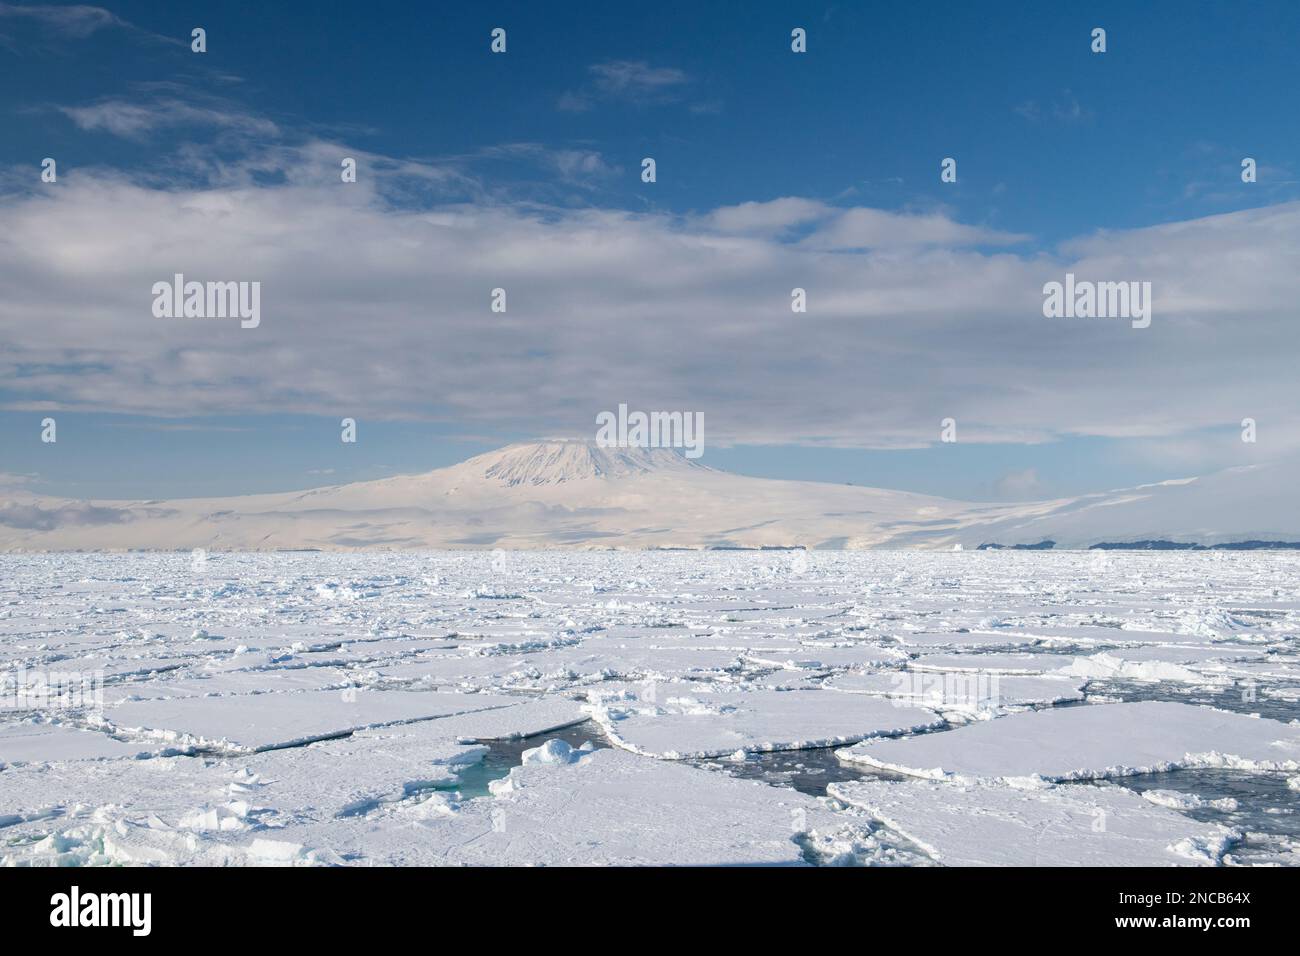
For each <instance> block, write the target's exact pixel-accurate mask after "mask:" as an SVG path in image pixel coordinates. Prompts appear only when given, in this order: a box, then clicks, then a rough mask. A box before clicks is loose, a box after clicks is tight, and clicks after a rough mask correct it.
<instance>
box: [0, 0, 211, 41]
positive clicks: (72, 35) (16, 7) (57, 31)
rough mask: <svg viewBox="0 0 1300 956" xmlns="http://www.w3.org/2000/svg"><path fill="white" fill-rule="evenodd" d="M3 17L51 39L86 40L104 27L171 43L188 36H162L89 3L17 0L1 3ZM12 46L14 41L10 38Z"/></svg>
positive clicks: (0, 15) (1, 16)
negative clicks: (16, 0)
mask: <svg viewBox="0 0 1300 956" xmlns="http://www.w3.org/2000/svg"><path fill="white" fill-rule="evenodd" d="M0 20H3V21H6V22H9V23H12V24H15V25H26V26H28V27H30V28H33V29H35V30H36V31H39V33H40V34H41V35H42V36H43V37H44V38H45V39H46V40H47V41H48V40H49V39H55V40H64V41H68V40H85V39H87V38H89V37H92V36H94V35H95V34H97V33H99V32H100V31H102V30H110V29H117V30H124V31H127V32H129V33H131V34H133V35H135V36H136V37H138V38H140V39H144V40H148V41H150V42H154V43H168V44H174V45H177V46H187V45H188V43H189V39H188V38H186V39H184V40H182V39H180V38H177V37H168V36H162V35H160V34H157V33H151V32H149V31H148V30H144V29H141V28H140V27H137V26H136V25H135V24H133V23H131V22H129V21H127V20H124V19H122V18H121V17H119V16H118V15H117V14H115V13H113V12H112V11H110V10H106V9H105V8H103V7H96V6H91V5H89V4H67V5H59V4H18V3H0ZM9 46H10V47H11V48H14V47H15V45H14V44H13V42H12V39H10V43H9Z"/></svg>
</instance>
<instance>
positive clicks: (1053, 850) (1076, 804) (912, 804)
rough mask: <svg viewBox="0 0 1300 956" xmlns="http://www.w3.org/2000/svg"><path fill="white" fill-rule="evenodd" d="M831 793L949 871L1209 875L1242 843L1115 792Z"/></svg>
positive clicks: (932, 787)
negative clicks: (1049, 869)
mask: <svg viewBox="0 0 1300 956" xmlns="http://www.w3.org/2000/svg"><path fill="white" fill-rule="evenodd" d="M829 789H830V793H831V795H832V796H834V797H836V798H837V799H839V800H842V801H843V802H845V803H847V804H849V805H851V806H855V807H859V808H860V809H862V810H864V811H866V812H867V813H869V814H870V815H871V816H872V817H875V818H876V819H878V820H880V821H881V822H882V823H884V824H885V825H886V826H889V827H890V828H892V829H894V830H895V831H897V832H898V833H900V834H903V835H904V836H906V837H907V838H908V839H910V840H912V841H913V842H914V843H916V844H917V846H919V847H920V848H921V849H923V850H924V851H925V852H926V853H928V854H929V855H930V856H931V857H933V859H934V860H935V861H936V862H938V863H942V864H945V865H948V866H977V865H979V866H987V865H995V866H1066V865H1070V866H1176V865H1183V866H1185V865H1188V864H1199V865H1206V864H1213V863H1217V862H1218V861H1219V859H1220V858H1221V857H1222V856H1223V853H1224V851H1225V850H1227V849H1228V847H1229V846H1230V845H1231V844H1232V842H1233V840H1234V839H1235V838H1236V837H1237V836H1238V834H1236V833H1235V832H1234V831H1232V830H1229V829H1227V828H1225V827H1221V826H1215V825H1212V824H1204V823H1197V822H1196V821H1194V820H1191V819H1189V818H1187V817H1185V816H1183V815H1182V814H1180V813H1176V812H1174V811H1172V810H1167V809H1163V808H1161V807H1159V806H1156V805H1153V803H1152V802H1151V801H1150V800H1143V799H1142V798H1141V797H1139V796H1137V795H1135V794H1133V793H1131V792H1129V791H1127V790H1121V789H1119V788H1118V787H1089V786H1079V785H1074V786H1064V787H1053V788H1051V789H1048V790H1017V789H1014V788H1011V787H981V786H970V787H966V786H960V785H957V784H945V783H930V782H928V781H915V782H910V783H882V782H879V781H854V782H849V783H834V784H831V786H830V788H829ZM1148 796H1149V795H1148Z"/></svg>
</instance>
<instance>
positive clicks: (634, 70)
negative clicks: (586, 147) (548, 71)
mask: <svg viewBox="0 0 1300 956" xmlns="http://www.w3.org/2000/svg"><path fill="white" fill-rule="evenodd" d="M587 73H588V82H587V84H586V85H584V86H583V87H582V88H580V89H578V90H570V91H567V92H565V93H563V94H562V95H561V96H560V99H559V101H558V103H557V105H558V106H559V108H560V109H561V110H565V111H568V112H575V113H576V112H583V111H585V110H589V109H591V108H592V107H593V106H595V105H596V103H597V102H599V101H602V100H619V101H622V102H626V103H632V104H635V105H639V106H646V105H651V104H659V103H670V102H673V101H676V100H679V99H681V98H682V97H683V96H684V95H685V94H686V92H687V89H688V87H689V85H690V83H691V79H690V77H689V76H688V75H687V74H686V73H685V71H683V70H679V69H676V68H675V67H665V66H651V65H650V64H649V63H647V62H645V61H644V60H610V61H607V62H604V63H593V64H592V65H591V66H589V67H588V68H587Z"/></svg>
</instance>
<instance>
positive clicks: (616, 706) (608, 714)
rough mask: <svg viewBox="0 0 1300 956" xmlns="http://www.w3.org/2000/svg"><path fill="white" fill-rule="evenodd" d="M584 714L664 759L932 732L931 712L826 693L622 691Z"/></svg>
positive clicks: (693, 688)
mask: <svg viewBox="0 0 1300 956" xmlns="http://www.w3.org/2000/svg"><path fill="white" fill-rule="evenodd" d="M590 696H591V699H592V700H593V704H592V706H591V707H590V708H589V709H590V711H591V713H592V715H593V716H594V717H595V719H596V720H597V721H598V722H599V723H600V725H601V728H602V729H603V730H604V731H605V733H606V734H607V735H608V736H609V738H610V740H612V741H613V742H614V743H615V744H617V745H618V746H620V747H623V748H626V749H628V750H631V751H634V752H636V753H640V754H646V755H648V756H653V757H661V758H664V759H667V760H681V759H686V758H692V757H721V756H727V755H731V754H735V753H737V752H744V753H755V752H762V751H771V750H800V749H805V748H809V747H829V746H833V745H835V744H839V743H847V742H851V741H854V740H861V739H863V738H866V737H874V736H878V735H882V734H901V733H909V732H912V731H916V730H923V729H927V728H933V727H939V726H942V725H943V719H942V718H941V717H939V716H938V715H937V714H935V713H934V712H932V711H929V710H925V709H923V708H920V707H914V706H911V705H908V704H905V703H902V702H899V701H889V700H883V699H877V698H871V697H867V696H865V695H853V694H836V693H833V692H831V691H826V690H792V691H776V690H742V689H739V688H728V689H725V690H724V689H721V688H713V687H710V686H708V685H704V684H653V683H650V684H646V685H629V686H628V687H627V688H625V689H624V690H622V691H621V692H620V693H619V694H618V695H616V696H614V697H613V698H612V699H611V698H607V697H601V696H599V695H590Z"/></svg>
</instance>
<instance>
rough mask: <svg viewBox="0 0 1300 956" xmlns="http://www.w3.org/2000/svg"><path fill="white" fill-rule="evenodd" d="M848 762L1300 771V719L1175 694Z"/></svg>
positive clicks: (935, 737) (982, 768) (973, 768)
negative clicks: (1173, 698) (1182, 699)
mask: <svg viewBox="0 0 1300 956" xmlns="http://www.w3.org/2000/svg"><path fill="white" fill-rule="evenodd" d="M839 756H840V759H841V760H846V761H850V762H856V763H863V764H867V765H869V766H873V767H879V768H881V769H884V770H893V771H897V772H899V773H907V774H911V775H914V776H918V777H929V778H933V779H955V780H968V781H973V780H988V781H1013V782H1020V781H1026V780H1036V779H1041V780H1058V781H1059V780H1086V779H1092V778H1098V777H1121V776H1125V775H1127V774H1135V773H1153V772H1157V771H1162V770H1174V769H1184V768H1188V767H1236V768H1249V769H1254V770H1272V771H1280V770H1292V771H1293V770H1300V723H1293V724H1284V723H1281V722H1279V721H1275V720H1268V719H1266V718H1255V717H1247V716H1244V715H1242V714H1234V713H1228V712H1226V711H1220V710H1214V709H1212V708H1209V707H1196V706H1191V705H1188V704H1179V703H1172V702H1169V701H1140V702H1136V703H1117V704H1097V705H1094V706H1077V707H1061V708H1055V709H1052V710H1039V711H1033V712H1029V713H1020V714H1013V715H1011V716H1009V717H1003V718H1000V719H998V720H994V721H989V722H985V723H977V724H970V725H967V726H965V727H960V728H958V729H956V730H953V731H950V732H948V733H944V734H927V735H924V736H917V737H912V738H909V739H907V740H879V741H877V740H870V741H864V742H862V743H859V744H856V745H854V746H853V747H849V748H846V749H844V750H841V751H840V752H839Z"/></svg>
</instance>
